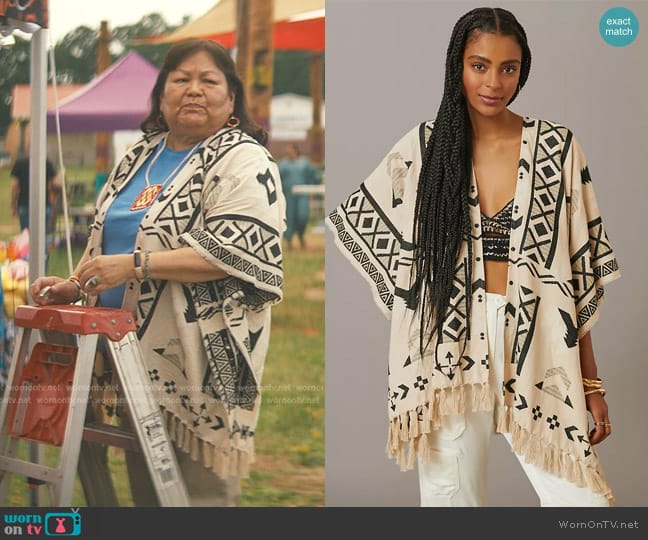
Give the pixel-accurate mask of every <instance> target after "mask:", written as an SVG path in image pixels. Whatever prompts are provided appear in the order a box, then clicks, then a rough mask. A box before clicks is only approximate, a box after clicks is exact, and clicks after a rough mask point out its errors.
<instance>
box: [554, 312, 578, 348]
mask: <svg viewBox="0 0 648 540" xmlns="http://www.w3.org/2000/svg"><path fill="white" fill-rule="evenodd" d="M558 311H559V312H560V316H561V317H562V320H563V322H564V323H565V337H564V339H565V344H566V345H567V347H569V348H571V347H575V346H576V345H577V344H578V329H577V328H576V325H575V324H574V320H573V319H572V317H571V315H570V314H569V313H567V312H566V311H563V310H562V309H560V308H558Z"/></svg>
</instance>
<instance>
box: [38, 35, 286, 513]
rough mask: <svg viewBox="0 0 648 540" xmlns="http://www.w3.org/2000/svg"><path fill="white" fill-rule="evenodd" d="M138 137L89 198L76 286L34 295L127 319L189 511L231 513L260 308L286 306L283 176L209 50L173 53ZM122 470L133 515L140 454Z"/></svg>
mask: <svg viewBox="0 0 648 540" xmlns="http://www.w3.org/2000/svg"><path fill="white" fill-rule="evenodd" d="M142 129H143V131H144V135H143V136H142V138H141V139H140V140H139V141H138V142H137V143H135V144H134V145H133V146H132V147H130V148H129V150H128V152H127V154H126V155H125V156H124V157H123V158H122V160H121V161H120V162H119V163H118V165H117V166H116V167H115V168H114V170H113V171H112V173H111V175H110V177H109V178H108V180H107V182H106V185H105V186H104V187H103V189H102V191H101V192H100V194H99V196H98V201H97V210H96V215H95V219H94V222H93V223H92V225H91V226H90V235H89V239H88V245H87V247H86V250H85V252H84V254H83V256H82V257H81V260H80V261H79V263H78V265H77V267H76V270H75V271H74V274H73V276H71V277H70V278H69V279H67V280H66V279H62V278H59V277H43V278H39V279H37V280H36V281H35V282H34V284H33V285H32V287H31V294H32V297H33V298H34V299H35V300H36V302H38V303H40V304H59V303H66V302H73V301H75V300H77V299H78V298H79V296H80V293H81V292H86V293H87V294H88V298H89V303H90V304H91V305H101V306H106V307H121V308H123V309H128V310H131V311H133V313H134V314H135V317H136V322H137V326H138V336H139V340H140V343H141V346H142V350H143V352H144V358H145V361H146V367H147V369H148V372H149V375H150V379H151V381H150V382H151V385H152V388H153V389H154V392H155V395H156V397H157V399H158V401H159V403H160V406H161V408H162V409H163V411H164V413H165V417H166V418H167V421H168V423H167V427H168V431H169V432H170V434H171V437H172V439H173V440H174V441H175V448H176V455H177V457H178V460H179V463H180V467H181V469H182V473H183V476H184V478H185V482H186V484H187V488H188V491H189V495H190V497H191V504H192V505H193V506H218V505H231V504H233V503H234V497H235V495H236V494H237V489H238V488H237V486H238V477H240V476H245V475H247V474H248V471H249V465H250V463H251V462H252V461H253V456H254V432H255V426H256V422H257V419H258V415H259V405H260V400H261V397H260V381H261V377H262V374H263V366H264V362H265V356H266V352H267V349H268V343H269V332H270V312H271V308H270V307H271V305H272V304H275V303H277V302H279V301H280V300H281V298H282V279H283V275H282V263H281V261H282V257H281V235H282V233H283V222H284V214H285V202H284V198H283V195H282V189H281V183H280V180H279V173H278V170H277V167H276V165H275V163H274V161H273V159H272V157H271V156H270V155H269V153H268V152H267V150H266V149H265V148H264V146H263V144H264V143H265V140H266V134H265V132H263V130H261V129H260V128H258V127H257V126H255V125H254V124H253V123H252V121H251V120H250V119H249V116H248V112H247V109H246V104H245V96H244V92H243V87H242V84H241V81H240V79H239V78H238V77H237V75H236V72H235V66H234V63H233V62H232V59H231V58H230V57H229V55H228V53H227V51H226V50H225V49H223V48H222V47H221V46H220V45H218V44H216V43H213V42H209V41H202V40H188V41H185V42H181V43H179V44H176V45H174V46H173V47H171V49H170V50H169V52H168V54H167V56H166V58H165V61H164V64H163V66H162V68H161V70H160V73H159V75H158V78H157V81H156V83H155V86H154V88H153V91H152V93H151V111H150V114H149V116H148V117H147V118H146V119H145V120H144V122H143V123H142ZM46 286H50V287H51V289H50V292H49V294H48V295H47V296H45V297H44V298H42V299H41V298H39V296H38V293H39V291H41V290H42V289H43V288H44V287H46ZM127 464H128V469H129V475H130V477H131V478H130V480H131V482H130V483H131V489H132V491H133V498H134V501H135V504H136V505H138V506H141V505H155V504H156V500H155V497H154V496H153V492H152V488H151V486H150V482H149V480H148V474H147V473H146V469H145V467H144V466H143V464H142V463H141V462H139V463H138V460H137V454H131V453H127ZM212 473H215V474H212ZM222 478H232V479H233V480H232V481H229V480H222Z"/></svg>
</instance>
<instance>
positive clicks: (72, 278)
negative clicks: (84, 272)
mask: <svg viewBox="0 0 648 540" xmlns="http://www.w3.org/2000/svg"><path fill="white" fill-rule="evenodd" d="M67 280H68V281H71V282H72V283H74V284H75V285H76V288H77V295H76V298H75V299H74V300H72V303H74V302H78V301H79V300H81V299H82V298H83V291H82V290H81V281H79V278H78V277H77V276H75V275H74V274H72V275H71V276H70V277H69V278H67Z"/></svg>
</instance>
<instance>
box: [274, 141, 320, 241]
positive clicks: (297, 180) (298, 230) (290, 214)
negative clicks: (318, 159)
mask: <svg viewBox="0 0 648 540" xmlns="http://www.w3.org/2000/svg"><path fill="white" fill-rule="evenodd" d="M279 173H280V174H281V183H282V185H283V189H284V194H285V197H286V231H285V232H284V238H285V239H286V242H287V243H288V248H289V249H291V248H292V239H293V236H294V235H297V238H298V239H299V245H300V246H301V248H302V249H304V248H305V247H306V240H305V239H304V233H305V232H306V227H307V225H308V219H309V217H310V196H309V195H305V194H299V193H293V188H294V187H295V186H300V185H305V184H306V185H307V184H318V183H319V180H318V177H317V173H316V171H315V168H314V167H313V166H312V165H311V164H310V162H309V161H308V158H307V157H306V156H302V155H301V152H300V151H299V146H297V145H296V144H294V143H290V144H287V145H286V149H285V154H284V158H283V159H282V160H281V161H280V162H279Z"/></svg>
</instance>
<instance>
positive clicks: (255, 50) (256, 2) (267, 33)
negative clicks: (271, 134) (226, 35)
mask: <svg viewBox="0 0 648 540" xmlns="http://www.w3.org/2000/svg"><path fill="white" fill-rule="evenodd" d="M238 9H239V13H238V16H237V18H238V23H239V26H238V28H237V43H236V47H237V53H236V54H237V69H238V70H239V75H240V76H241V77H242V79H243V85H244V87H245V94H246V98H247V100H248V108H249V110H250V116H251V117H252V119H253V120H254V121H255V122H256V123H257V124H259V125H260V126H262V127H264V128H265V129H266V130H268V131H269V130H270V103H271V101H272V79H273V64H274V48H273V43H272V29H273V14H274V0H239V2H238Z"/></svg>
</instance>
